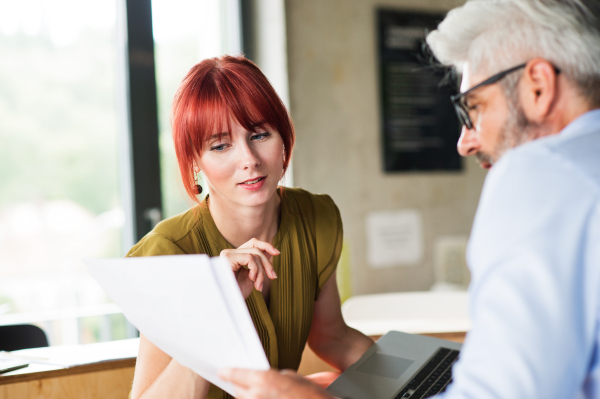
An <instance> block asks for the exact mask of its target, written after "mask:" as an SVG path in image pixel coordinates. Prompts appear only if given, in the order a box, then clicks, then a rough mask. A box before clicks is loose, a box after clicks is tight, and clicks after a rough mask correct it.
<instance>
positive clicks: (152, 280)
mask: <svg viewBox="0 0 600 399" xmlns="http://www.w3.org/2000/svg"><path fill="white" fill-rule="evenodd" d="M85 263H86V264H87V265H88V267H89V269H90V271H91V273H92V274H93V275H94V277H95V278H96V280H98V282H99V283H100V285H101V286H102V287H103V288H104V289H105V290H106V292H107V293H108V295H109V296H110V297H111V299H112V300H113V301H114V302H115V303H116V304H117V305H119V306H120V307H121V309H123V313H124V314H125V316H126V317H127V319H128V320H129V321H130V322H131V323H132V324H133V325H134V326H135V327H136V328H137V329H138V330H139V331H140V332H141V333H142V334H144V336H146V338H148V339H149V340H150V341H151V342H152V343H153V344H154V345H156V346H157V347H159V348H160V349H161V350H162V351H164V352H165V353H166V354H168V355H169V356H171V357H172V358H173V359H175V360H177V361H178V362H179V363H180V364H182V365H183V366H186V367H189V368H190V369H192V370H193V371H195V372H196V373H198V374H199V375H200V376H202V377H203V378H205V379H206V380H208V381H210V382H211V383H213V384H215V385H217V386H218V387H220V388H222V389H223V390H225V391H226V392H228V393H230V394H232V395H233V393H234V390H233V385H231V384H230V383H228V382H225V381H223V380H221V379H220V378H219V377H218V376H217V371H218V369H220V368H222V367H241V368H248V369H257V370H267V369H268V368H269V362H268V360H267V358H266V356H265V353H264V350H263V348H262V345H261V343H260V339H259V338H258V334H257V333H256V329H255V328H254V324H253V323H252V318H251V317H250V314H249V313H248V309H247V307H246V304H245V302H244V298H243V297H242V294H241V292H240V290H239V287H238V284H237V281H236V280H235V277H234V275H233V272H232V271H231V266H230V265H229V264H228V263H227V262H226V261H224V260H222V259H219V258H212V259H211V258H209V257H208V256H206V255H175V256H151V257H135V258H121V259H88V260H86V261H85Z"/></svg>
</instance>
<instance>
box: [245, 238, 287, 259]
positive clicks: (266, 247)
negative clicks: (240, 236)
mask: <svg viewBox="0 0 600 399" xmlns="http://www.w3.org/2000/svg"><path fill="white" fill-rule="evenodd" d="M240 248H258V249H260V250H261V251H264V252H266V253H268V254H269V255H271V256H277V255H279V254H280V253H281V252H279V250H278V249H277V248H275V247H274V246H273V245H272V244H269V243H268V242H265V241H260V240H257V239H256V238H253V239H251V240H250V241H248V242H246V243H244V244H242V245H241V246H240Z"/></svg>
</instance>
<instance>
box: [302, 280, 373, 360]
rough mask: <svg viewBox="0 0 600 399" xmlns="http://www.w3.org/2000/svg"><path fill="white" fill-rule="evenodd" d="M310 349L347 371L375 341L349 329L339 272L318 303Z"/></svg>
mask: <svg viewBox="0 0 600 399" xmlns="http://www.w3.org/2000/svg"><path fill="white" fill-rule="evenodd" d="M308 345H309V346H310V348H311V349H312V350H313V351H314V352H315V353H316V354H317V355H318V356H319V357H320V358H321V359H323V360H324V361H326V362H327V363H328V364H330V365H331V366H333V367H335V368H337V369H338V370H340V371H344V370H346V369H347V368H348V367H349V366H350V365H351V364H353V363H354V362H356V361H357V360H358V359H359V358H360V357H361V356H362V354H363V353H365V351H366V350H367V349H369V348H370V347H371V345H373V340H372V339H371V338H369V337H367V336H366V335H364V334H363V333H361V332H359V331H357V330H355V329H353V328H350V327H348V326H347V325H346V322H345V321H344V318H343V317H342V305H341V302H340V295H339V293H338V289H337V282H336V278H335V272H334V273H333V275H332V276H331V277H330V278H329V280H328V281H327V282H326V283H325V285H324V286H323V288H322V289H321V292H320V293H319V297H318V298H317V300H316V301H315V309H314V313H313V321H312V327H311V329H310V334H309V335H308Z"/></svg>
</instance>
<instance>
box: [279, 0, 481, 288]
mask: <svg viewBox="0 0 600 399" xmlns="http://www.w3.org/2000/svg"><path fill="white" fill-rule="evenodd" d="M462 2H463V1H461V0H457V1H450V0H446V1H434V0H388V1H376V0H286V3H285V14H286V30H287V49H288V68H289V71H288V73H289V92H290V110H291V114H292V117H293V119H294V122H295V126H296V129H297V147H296V150H295V153H294V183H295V185H296V186H298V187H303V188H305V189H307V190H309V191H312V192H316V193H327V194H329V195H331V196H332V198H333V199H334V201H335V202H336V203H337V204H338V206H339V208H340V210H341V213H342V218H343V221H344V231H345V238H346V241H347V243H348V248H349V251H350V265H351V276H352V286H353V292H354V294H366V293H375V292H387V291H405V290H406V291H412V290H425V289H429V288H430V286H431V285H432V283H433V253H434V246H435V242H436V240H437V239H438V238H439V237H442V236H448V235H451V236H454V235H459V236H460V235H462V236H467V235H468V234H469V232H470V229H471V224H472V221H473V217H474V214H475V209H476V207H477V202H478V200H479V194H480V190H481V186H482V183H483V179H484V177H485V173H484V172H483V171H482V170H480V169H479V167H478V166H477V165H476V163H475V162H474V161H473V160H468V161H466V162H465V168H464V170H463V172H461V173H405V174H384V173H383V172H382V167H381V163H382V162H381V154H380V134H381V133H380V121H379V91H378V66H377V51H376V40H377V38H376V14H375V11H376V8H377V7H379V6H385V7H389V8H395V9H407V10H437V11H441V10H448V9H450V8H452V7H454V6H457V5H459V4H461V3H462ZM407 208H410V209H418V210H419V211H421V213H422V216H423V230H424V238H425V241H424V243H425V252H424V253H425V255H424V259H423V261H422V262H421V263H419V264H418V265H414V266H410V267H393V268H387V269H373V268H371V267H369V266H368V264H367V257H366V250H367V248H366V234H365V218H366V216H367V214H368V213H369V212H372V211H379V210H395V209H407Z"/></svg>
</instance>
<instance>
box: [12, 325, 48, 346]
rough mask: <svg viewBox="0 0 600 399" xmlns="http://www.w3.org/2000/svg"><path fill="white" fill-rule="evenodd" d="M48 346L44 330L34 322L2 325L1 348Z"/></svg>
mask: <svg viewBox="0 0 600 399" xmlns="http://www.w3.org/2000/svg"><path fill="white" fill-rule="evenodd" d="M43 346H48V338H46V333H45V332H44V330H42V329H41V328H39V327H38V326H34V325H33V324H15V325H8V326H0V350H2V351H16V350H19V349H29V348H41V347H43Z"/></svg>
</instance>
